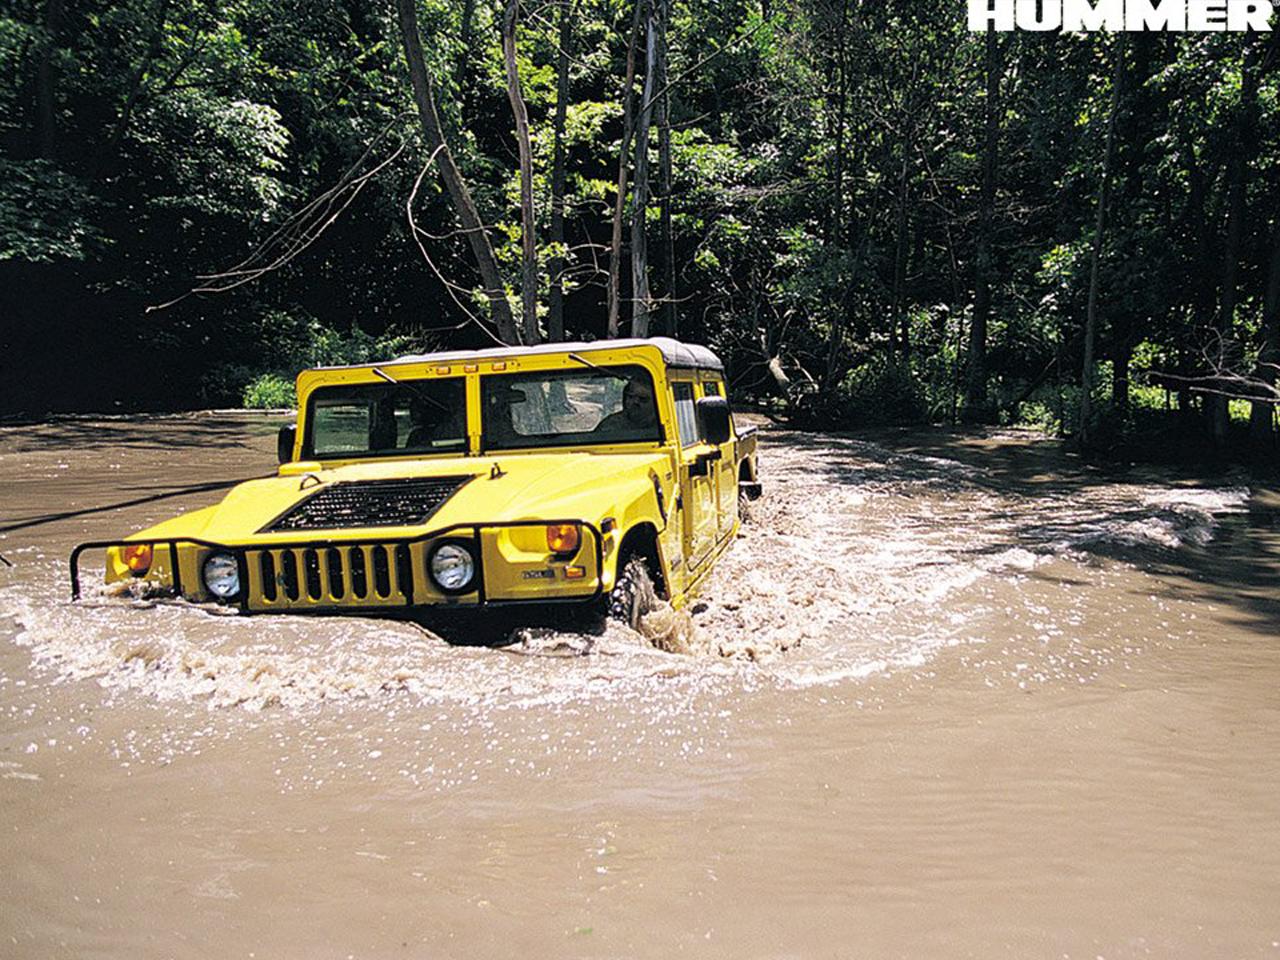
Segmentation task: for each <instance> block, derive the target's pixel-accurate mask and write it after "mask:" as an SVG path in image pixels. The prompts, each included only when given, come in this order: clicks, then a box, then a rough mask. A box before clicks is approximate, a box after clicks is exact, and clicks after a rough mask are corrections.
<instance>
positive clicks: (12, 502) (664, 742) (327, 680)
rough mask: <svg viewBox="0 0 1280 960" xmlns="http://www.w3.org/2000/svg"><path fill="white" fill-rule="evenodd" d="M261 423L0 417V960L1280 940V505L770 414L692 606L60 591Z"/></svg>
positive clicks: (1132, 949)
mask: <svg viewBox="0 0 1280 960" xmlns="http://www.w3.org/2000/svg"><path fill="white" fill-rule="evenodd" d="M278 423H279V420H278V419H273V418H272V417H269V416H263V415H256V414H247V413H232V414H202V415H193V416H186V417H160V418H100V419H68V420H59V421H54V422H50V423H46V424H41V425H32V426H7V427H3V428H0V528H4V530H3V532H0V556H2V557H3V560H4V562H0V718H2V720H0V811H3V813H2V814H0V831H3V834H4V837H5V841H4V844H3V847H2V848H0V849H2V851H3V852H2V853H0V956H5V957H15V958H41V960H44V958H54V957H77V958H79V957H101V958H121V960H124V958H128V960H139V958H152V957H154V958H164V957H179V958H186V957H211V958H213V957H217V958H226V957H259V958H275V957H281V958H293V957H298V958H329V957H333V958H346V957H353V958H384V957H440V956H457V957H467V958H477V957H510V956H539V957H540V956H560V957H584V958H594V957H601V958H604V957H669V956H674V955H678V954H683V955H688V956H698V957H725V958H755V957H760V958H784V957H817V956H829V957H869V958H891V957H903V958H929V957H939V958H944V957H946V958H950V957H975V958H989V957H1011V958H1041V957H1043V958H1086V960H1094V958H1098V957H1102V958H1106V960H1114V958H1125V957H1147V956H1155V957H1266V958H1275V957H1280V748H1278V746H1277V745H1278V744H1280V642H1278V641H1280V636H1278V634H1280V630H1278V628H1280V590H1278V589H1277V588H1278V587H1280V495H1278V494H1277V492H1276V491H1275V490H1272V489H1267V488H1264V487H1259V486H1256V485H1251V484H1250V481H1249V480H1248V479H1247V478H1245V477H1244V476H1242V475H1234V474H1225V475H1216V476H1193V475H1185V474H1182V473H1178V472H1176V471H1172V470H1156V469H1150V468H1147V469H1143V468H1130V469H1120V468H1114V469H1100V468H1096V467H1091V466H1089V465H1087V464H1085V463H1083V462H1081V461H1079V460H1077V459H1074V458H1072V457H1071V456H1069V455H1067V454H1065V453H1063V452H1062V451H1061V450H1060V449H1059V448H1058V447H1057V446H1056V445H1055V444H1053V443H1051V442H1048V441H1044V440H1042V439H1039V438H1037V437H1035V436H1034V435H1030V434H1026V433H1021V432H1016V431H998V430H992V431H987V432H985V433H982V434H976V433H970V434H965V435H950V434H946V433H941V432H934V433H927V432H926V433H915V434H911V433H878V434H874V435H871V434H868V435H848V436H828V435H816V434H802V433H796V432H790V431H785V430H781V429H777V428H767V429H765V430H764V431H763V436H762V451H761V473H762V480H763V482H764V485H765V491H766V495H765V499H763V500H761V501H759V502H758V503H756V504H753V507H752V517H751V522H750V523H749V524H747V525H745V526H744V527H743V530H742V534H741V536H740V538H739V539H738V541H737V542H736V543H735V544H734V546H733V547H732V549H731V551H730V552H729V554H728V555H727V556H726V557H725V558H724V560H723V561H722V562H721V565H720V566H719V568H718V570H717V572H716V573H715V575H714V576H713V578H712V582H711V583H710V584H709V585H708V587H707V589H706V591H705V594H704V597H703V599H702V600H701V601H700V602H699V603H698V604H697V605H696V606H695V608H694V612H693V615H692V618H691V621H686V622H682V623H681V624H680V627H681V630H683V631H684V633H685V634H686V635H687V640H688V643H687V646H688V647H689V649H690V650H691V651H692V653H690V654H672V653H665V652H662V651H659V650H656V649H654V648H653V647H652V646H651V645H649V644H647V643H646V642H645V639H644V637H642V636H639V635H636V634H634V633H631V631H629V630H626V629H624V628H621V627H610V628H609V629H608V630H607V631H606V632H605V633H604V634H603V635H602V636H598V637H592V636H586V635H584V634H583V633H582V631H581V630H579V629H566V630H565V631H564V632H556V631H554V630H551V629H549V628H546V627H543V628H538V629H527V630H524V631H521V632H519V633H518V634H517V635H516V636H514V637H513V638H512V640H513V642H512V643H511V644H510V645H508V646H506V647H504V648H500V649H488V648H483V647H481V648H473V647H451V646H447V645H446V644H444V643H443V642H441V641H440V640H439V639H438V638H435V637H433V636H432V635H430V634H428V633H426V632H425V631H423V630H422V629H420V628H418V627H416V626H413V625H411V624H403V623H394V622H385V621H376V620H366V619H347V618H344V619H328V618H324V619H312V618H306V619H303V618H241V617H238V616H225V615H219V614H217V613H216V612H214V611H211V610H208V609H204V608H200V607H195V606H190V605H186V604H181V603H173V602H166V601H151V600H131V599H129V598H120V597H110V596H104V595H102V594H101V593H100V592H99V591H96V590H90V591H88V592H87V595H86V598H85V599H84V600H83V601H81V602H80V603H74V604H73V603H71V602H70V600H69V597H68V586H67V576H66V558H67V555H68V553H69V552H70V550H71V548H72V547H73V546H74V544H75V543H77V542H79V541H82V540H88V539H96V538H102V537H110V536H116V535H119V534H122V533H126V532H130V531H132V530H135V529H137V528H139V527H141V526H143V525H146V524H148V523H151V522H154V521H158V520H160V519H163V518H165V517H167V516H170V515H172V514H173V513H175V512H178V511H179V510H182V509H193V508H195V507H198V506H201V505H204V504H207V503H209V502H211V501H212V500H213V499H214V498H216V497H217V496H218V493H216V492H210V491H208V490H207V489H206V490H201V489H198V488H200V487H201V486H203V485H206V484H209V483H210V482H214V481H231V480H235V479H238V478H243V477H249V476H255V475H261V474H264V473H268V472H270V471H271V469H272V468H273V453H274V447H275V438H274V435H275V429H276V426H277V425H278Z"/></svg>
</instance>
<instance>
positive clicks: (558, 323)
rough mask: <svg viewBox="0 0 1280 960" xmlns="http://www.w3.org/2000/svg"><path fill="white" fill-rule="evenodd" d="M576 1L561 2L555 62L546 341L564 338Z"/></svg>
mask: <svg viewBox="0 0 1280 960" xmlns="http://www.w3.org/2000/svg"><path fill="white" fill-rule="evenodd" d="M572 17H573V0H561V5H560V51H559V56H558V58H557V61H556V117H555V131H554V134H553V136H554V138H555V147H554V156H553V158H552V161H551V246H552V249H553V251H554V252H553V253H552V255H551V262H550V264H549V265H548V268H549V270H550V272H551V309H550V312H549V313H548V315H547V339H548V340H552V341H555V342H559V341H561V340H563V339H564V267H565V259H564V256H563V254H562V253H561V251H562V250H563V249H564V181H565V170H564V167H565V157H564V124H565V112H566V110H567V109H568V104H569V45H570V44H571V43H572V42H573V19H572Z"/></svg>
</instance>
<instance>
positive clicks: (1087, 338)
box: [1079, 34, 1125, 448]
mask: <svg viewBox="0 0 1280 960" xmlns="http://www.w3.org/2000/svg"><path fill="white" fill-rule="evenodd" d="M1115 47H1116V72H1115V76H1114V77H1113V79H1112V81H1111V117H1110V118H1109V119H1108V120H1107V144H1106V149H1105V152H1104V154H1103V158H1102V180H1101V183H1100V184H1099V185H1098V210H1097V216H1096V218H1095V220H1094V224H1093V252H1092V254H1091V256H1090V259H1089V307H1088V312H1087V313H1086V315H1085V325H1084V369H1083V371H1082V372H1081V375H1080V381H1081V382H1080V425H1079V430H1080V445H1081V446H1082V447H1084V448H1088V446H1089V444H1090V443H1091V442H1092V440H1093V425H1092V423H1091V420H1092V419H1093V362H1094V357H1093V354H1094V346H1095V343H1096V341H1097V338H1098V273H1099V270H1100V268H1101V265H1102V244H1103V239H1104V235H1105V234H1104V231H1105V229H1106V224H1107V187H1108V185H1109V183H1110V180H1111V165H1112V162H1113V161H1114V159H1115V148H1116V121H1117V118H1118V117H1119V114H1120V103H1121V95H1122V94H1121V88H1122V87H1123V86H1124V58H1125V38H1124V34H1120V35H1119V36H1118V37H1116V40H1115Z"/></svg>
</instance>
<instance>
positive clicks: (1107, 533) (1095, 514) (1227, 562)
mask: <svg viewBox="0 0 1280 960" xmlns="http://www.w3.org/2000/svg"><path fill="white" fill-rule="evenodd" d="M764 433H765V434H766V435H768V440H767V442H768V443H769V444H777V445H780V446H789V447H792V448H794V449H797V450H800V451H806V452H809V453H811V454H816V455H818V457H817V463H816V464H815V466H814V469H815V470H816V471H820V472H821V474H822V475H823V476H824V477H825V478H827V479H829V480H830V481H831V482H832V483H835V484H841V485H848V486H857V487H863V488H867V489H876V488H880V489H882V490H884V491H885V492H887V493H889V494H890V495H891V496H894V497H899V498H903V499H906V500H910V499H911V498H913V497H915V496H920V497H926V496H928V497H934V498H936V497H937V495H938V494H939V493H942V494H944V495H946V494H955V495H956V497H957V498H959V497H962V496H964V495H965V494H981V493H989V494H994V495H996V496H998V497H999V498H1000V500H1001V501H1003V502H1004V503H1005V504H1006V506H1001V505H999V504H993V503H990V502H980V503H977V504H975V507H974V515H973V517H972V518H970V519H971V520H972V522H974V523H980V524H982V525H983V527H984V528H985V529H986V530H988V531H992V532H994V533H995V534H996V535H995V536H994V537H993V538H987V539H986V541H985V542H983V543H981V544H976V545H973V546H970V547H967V548H966V547H958V548H956V550H955V552H956V553H957V554H959V555H962V556H969V557H982V556H997V555H999V554H1002V553H1004V552H1005V551H1009V550H1012V549H1022V550H1027V551H1030V552H1032V553H1037V554H1045V553H1052V552H1060V550H1061V548H1062V546H1063V545H1064V544H1065V545H1069V547H1068V549H1069V550H1070V552H1071V553H1073V554H1075V555H1077V556H1083V557H1084V558H1086V559H1087V558H1093V559H1094V560H1095V561H1096V562H1102V561H1120V562H1123V563H1127V564H1130V565H1132V566H1135V567H1137V568H1138V569H1141V570H1143V571H1144V572H1146V573H1149V574H1151V575H1153V576H1156V577H1158V578H1159V579H1160V581H1161V582H1162V584H1163V586H1164V589H1165V590H1167V591H1168V594H1169V596H1170V597H1171V598H1177V599H1183V600H1189V601H1198V602H1204V603H1212V604H1215V605H1218V606H1220V607H1222V608H1224V609H1230V610H1232V611H1234V618H1233V620H1232V622H1233V623H1235V624H1237V625H1239V626H1241V627H1243V628H1246V629H1249V630H1251V631H1255V632H1258V633H1262V634H1265V635H1269V636H1273V635H1276V634H1277V633H1280V493H1277V492H1275V491H1273V490H1270V489H1267V488H1263V487H1260V486H1259V485H1258V484H1257V482H1256V481H1255V482H1251V478H1250V477H1249V476H1248V475H1247V474H1245V473H1243V472H1242V471H1240V470H1239V469H1238V468H1237V469H1233V470H1229V471H1212V470H1199V471H1197V470H1190V469H1186V468H1182V469H1178V468H1169V467H1163V466H1162V467H1159V468H1148V467H1144V466H1134V467H1126V466H1121V465H1108V466H1098V465H1094V464H1090V463H1088V462H1086V461H1085V460H1083V459H1082V458H1080V457H1078V456H1076V455H1074V454H1072V453H1070V452H1068V451H1066V450H1065V449H1064V448H1063V445H1062V444H1060V443H1058V442H1056V441H1052V440H1046V439H1044V438H1041V437H1038V436H1036V435H1034V434H1030V433H1028V434H1026V435H1019V434H1014V433H1012V432H1010V431H998V430H985V431H984V430H975V431H969V432H964V431H937V430H935V431H930V432H928V433H921V432H918V431H909V430H899V431H890V430H876V431H867V432H866V433H858V434H849V433H843V434H811V433H798V432H790V431H786V432H783V431H774V430H769V429H768V428H765V431H764ZM1147 487H1150V488H1156V489H1158V490H1160V491H1163V492H1165V493H1167V494H1170V495H1171V496H1170V501H1169V502H1168V503H1162V502H1159V499H1157V500H1156V501H1151V500H1135V497H1134V494H1135V492H1137V493H1140V492H1141V491H1142V489H1143V488H1147ZM1224 487H1235V488H1244V487H1248V488H1250V494H1251V496H1250V499H1249V502H1248V506H1247V508H1246V509H1245V510H1242V511H1240V512H1232V513H1228V514H1225V515H1219V516H1217V517H1216V518H1215V523H1216V526H1215V527H1214V529H1213V537H1212V539H1209V537H1208V531H1207V529H1206V530H1205V532H1204V539H1203V540H1199V541H1198V540H1197V536H1196V535H1197V534H1199V533H1200V531H1199V530H1197V529H1195V527H1196V524H1197V522H1198V521H1200V520H1201V519H1202V517H1203V516H1206V515H1207V514H1208V513H1212V512H1213V510H1212V507H1211V506H1209V507H1202V508H1199V509H1200V510H1201V511H1203V512H1202V513H1201V516H1199V517H1198V516H1197V515H1196V512H1195V511H1191V512H1189V511H1188V510H1186V509H1185V508H1184V507H1182V506H1181V505H1180V504H1178V503H1177V502H1176V500H1177V498H1176V492H1177V491H1178V490H1180V489H1184V488H1185V489H1187V490H1188V491H1199V490H1203V489H1212V488H1219V489H1221V488H1224ZM1113 490H1114V491H1115V493H1113ZM903 523H904V524H909V525H913V526H917V527H918V526H922V525H923V526H929V527H936V528H938V529H943V528H946V527H948V526H951V525H953V524H955V519H954V518H949V517H945V516H942V517H933V516H927V517H924V518H921V517H904V518H903ZM1144 525H1146V526H1147V528H1148V529H1149V528H1150V527H1151V526H1155V527H1156V528H1163V529H1167V530H1169V531H1170V532H1171V533H1173V534H1178V536H1177V537H1175V538H1174V541H1175V542H1171V543H1168V544H1164V543H1161V542H1159V540H1158V539H1156V540H1154V541H1153V540H1151V539H1144V538H1128V537H1126V536H1124V535H1123V532H1124V531H1126V530H1133V529H1139V528H1141V527H1143V526H1144ZM962 526H963V525H962ZM1117 531H1120V535H1117ZM957 534H958V535H963V529H957ZM1028 575H1029V576H1031V577H1036V578H1043V579H1049V580H1053V581H1054V582H1058V583H1069V584H1070V585H1074V586H1080V587H1087V586H1088V584H1087V583H1086V582H1084V581H1068V580H1064V579H1062V578H1061V576H1060V575H1058V574H1056V573H1055V574H1048V573H1044V572H1041V571H1037V570H1032V571H1029V572H1028Z"/></svg>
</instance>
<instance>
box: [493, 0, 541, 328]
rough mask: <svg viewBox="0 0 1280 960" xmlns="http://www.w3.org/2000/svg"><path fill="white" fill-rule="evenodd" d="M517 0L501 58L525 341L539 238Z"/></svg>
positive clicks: (534, 320)
mask: <svg viewBox="0 0 1280 960" xmlns="http://www.w3.org/2000/svg"><path fill="white" fill-rule="evenodd" d="M519 16H520V0H507V8H506V13H505V15H504V16H503V18H502V58H503V61H504V62H505V64H506V68H507V99H509V100H510V101H511V113H512V114H513V115H514V116H515V120H516V146H517V149H518V150H519V153H520V248H521V249H520V265H521V271H520V274H521V284H520V287H521V290H520V292H521V298H520V299H521V303H522V305H523V308H524V309H523V315H522V319H523V321H524V324H523V329H524V342H525V343H537V342H538V339H539V337H538V240H537V235H536V229H537V219H536V217H535V215H534V209H533V147H532V145H531V144H530V140H529V111H528V109H527V108H526V106H525V102H524V94H522V93H521V91H520V67H519V64H518V62H517V60H516V24H517V22H518V20H519Z"/></svg>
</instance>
